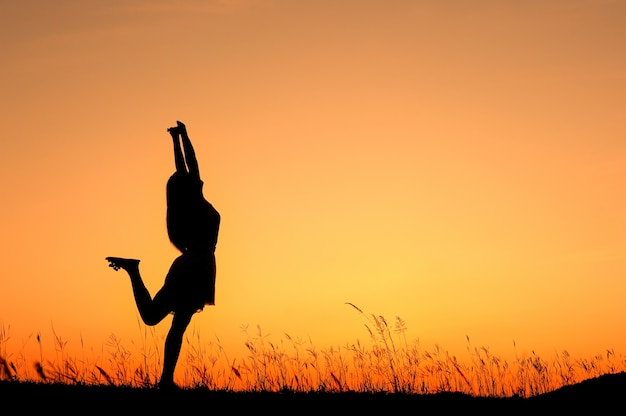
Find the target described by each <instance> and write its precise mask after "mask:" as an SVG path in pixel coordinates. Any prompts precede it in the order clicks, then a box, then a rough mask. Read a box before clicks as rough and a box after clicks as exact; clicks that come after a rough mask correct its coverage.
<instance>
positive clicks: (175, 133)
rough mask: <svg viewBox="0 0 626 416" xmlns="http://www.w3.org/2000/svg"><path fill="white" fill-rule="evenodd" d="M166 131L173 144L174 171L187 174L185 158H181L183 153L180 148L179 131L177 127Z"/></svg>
mask: <svg viewBox="0 0 626 416" xmlns="http://www.w3.org/2000/svg"><path fill="white" fill-rule="evenodd" d="M167 131H168V132H169V133H170V135H171V136H172V140H173V142H174V164H175V165H176V171H177V172H187V168H186V166H185V158H184V157H183V151H182V149H181V147H180V131H179V129H178V127H170V128H169V129H167Z"/></svg>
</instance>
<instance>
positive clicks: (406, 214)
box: [0, 0, 626, 355]
mask: <svg viewBox="0 0 626 416" xmlns="http://www.w3.org/2000/svg"><path fill="white" fill-rule="evenodd" d="M625 19H626V4H625V3H624V2H621V1H617V0H616V1H610V0H594V1H591V0H542V1H524V2H503V1H482V0H479V1H472V2H455V1H447V0H444V1H418V0H416V1H369V0H365V1H362V0H361V1H356V0H354V1H344V0H341V1H333V2H330V1H308V0H305V1H287V0H284V1H281V0H267V1H262V0H256V1H253V0H233V1H228V0H222V1H199V0H197V1H189V0H185V1H179V2H167V1H153V0H150V1H148V0H143V1H141V0H138V1H127V2H106V1H95V2H82V1H70V0H59V1H55V2H48V1H41V0H40V1H35V0H31V1H20V2H2V4H1V5H0V23H1V24H0V27H1V28H2V29H1V30H2V35H1V36H2V37H1V44H2V52H3V64H2V65H1V66H0V79H1V80H2V83H1V85H2V90H1V94H0V96H1V97H2V98H1V100H2V111H1V112H0V114H1V117H2V129H3V137H4V138H3V140H2V147H1V149H0V169H1V171H0V173H1V174H0V177H1V179H0V181H1V189H2V196H1V198H2V204H1V205H0V210H1V211H0V212H1V215H0V222H1V223H0V226H1V229H2V240H1V243H0V244H2V246H1V250H0V252H1V253H2V280H1V288H0V289H1V290H0V323H1V324H2V326H3V327H5V328H6V327H10V333H11V336H12V342H13V343H14V345H17V346H19V345H21V343H24V342H26V340H28V339H29V338H28V337H29V335H30V336H32V334H34V333H37V332H41V333H42V336H43V335H45V337H47V338H46V339H47V340H48V342H49V343H50V344H51V343H52V333H51V331H52V328H54V331H56V332H57V334H58V335H60V336H61V337H63V338H65V339H66V340H67V341H68V343H69V345H70V346H72V345H73V346H79V343H80V340H81V338H82V339H83V340H84V342H86V343H89V345H92V346H93V348H94V349H96V350H98V349H99V348H100V346H101V345H103V344H104V342H105V340H106V339H107V338H108V336H109V335H110V334H115V335H116V336H117V337H118V338H121V339H122V340H131V339H134V338H136V337H137V336H139V335H140V333H141V330H140V326H139V325H138V315H137V312H136V308H135V305H134V303H133V299H132V294H131V288H130V283H129V281H128V279H127V277H126V276H125V275H124V274H122V273H121V272H119V273H115V272H114V271H113V270H111V269H110V268H108V267H107V263H106V262H105V260H104V258H105V257H106V256H125V257H135V258H140V259H141V260H142V263H141V271H142V273H143V275H144V277H145V281H146V284H147V286H148V288H149V289H150V290H151V292H152V293H155V292H156V290H158V288H159V287H160V284H161V283H162V281H163V278H164V275H165V273H166V271H167V269H168V267H169V265H170V263H171V261H172V260H173V259H174V258H175V256H176V254H177V252H176V250H175V249H174V248H173V246H171V244H170V243H169V241H168V239H167V233H166V228H165V182H166V180H167V178H168V177H169V175H170V174H171V173H172V171H173V169H174V162H173V157H172V149H171V139H170V137H169V135H168V134H167V132H166V128H167V127H170V126H172V125H174V124H175V121H176V120H182V121H183V122H185V123H186V124H187V127H188V130H189V134H190V137H191V139H192V141H193V142H194V144H195V147H196V152H197V155H198V159H199V162H200V169H201V174H202V176H203V179H204V181H205V188H204V189H205V195H206V196H207V198H208V199H209V200H210V201H211V202H212V203H213V204H214V206H215V207H216V208H217V209H218V210H219V211H220V213H221V215H222V225H221V233H220V237H219V243H218V248H217V252H216V255H217V261H218V276H217V295H216V303H217V304H216V306H215V307H209V308H207V309H206V310H205V311H204V312H203V313H201V314H199V315H197V316H196V317H194V320H193V321H192V324H191V327H190V331H191V330H195V331H198V332H200V333H201V334H202V336H204V337H205V338H207V339H214V338H216V337H217V338H219V340H220V342H221V343H222V344H223V345H224V346H225V347H226V348H228V349H229V351H232V355H237V351H239V350H241V349H243V344H244V341H245V340H246V336H245V334H243V333H242V332H241V328H242V326H245V325H249V327H250V332H251V333H253V334H254V333H255V332H256V326H257V325H260V326H261V328H262V329H263V331H264V332H265V333H266V334H268V335H270V337H273V338H274V339H280V338H281V337H282V336H283V334H284V333H288V334H289V335H291V336H292V337H302V338H304V339H309V338H310V339H311V341H312V342H313V344H315V345H318V346H320V347H323V346H330V345H343V344H345V343H347V342H353V341H355V340H356V339H361V340H364V341H367V340H368V339H369V336H368V334H367V332H366V330H365V328H364V326H363V323H364V320H363V319H362V317H361V316H359V315H358V313H356V312H355V310H354V309H352V308H350V307H349V306H347V305H346V304H345V302H351V303H353V304H355V305H357V306H359V307H360V308H361V309H363V310H364V311H365V312H366V313H376V314H381V315H384V316H385V317H387V318H389V319H391V320H393V319H394V318H395V316H399V317H401V318H402V319H404V320H405V321H406V323H407V326H408V328H409V331H408V333H407V337H408V338H410V339H416V338H419V339H420V340H421V343H422V345H423V346H425V347H426V348H428V347H430V346H431V345H434V344H435V343H438V344H440V345H441V346H442V347H443V348H444V349H448V350H451V351H453V352H460V353H462V352H463V351H464V350H465V346H466V338H465V337H466V336H469V337H470V338H471V340H472V344H474V345H480V346H487V347H489V348H490V349H491V350H492V352H493V353H495V354H497V355H507V354H512V353H513V341H515V343H516V345H517V349H518V352H519V351H524V350H526V351H530V350H535V351H537V352H543V353H544V354H547V355H550V354H553V353H554V352H558V351H561V350H563V349H566V350H568V351H569V352H570V353H572V355H588V354H589V355H590V354H595V353H602V352H603V351H605V350H606V349H607V348H614V349H615V350H616V351H619V352H624V353H626V336H625V335H624V332H623V328H624V327H625V326H626V307H624V301H623V299H624V296H625V295H626V280H625V279H624V277H625V271H626V256H625V254H626V215H625V212H626V193H625V192H624V185H625V183H626V168H625V166H626V140H624V138H625V137H626V55H625V54H624V51H625V50H626V26H625V25H624V21H625ZM167 328H168V323H166V322H164V323H162V324H160V325H159V326H158V327H157V330H158V331H161V332H164V331H166V330H167Z"/></svg>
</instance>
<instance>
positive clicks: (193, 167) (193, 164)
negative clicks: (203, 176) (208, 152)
mask: <svg viewBox="0 0 626 416" xmlns="http://www.w3.org/2000/svg"><path fill="white" fill-rule="evenodd" d="M177 123H178V130H179V131H180V136H181V138H182V141H183V149H184V150H185V162H187V169H189V173H190V174H191V175H193V176H195V177H196V178H198V179H200V168H199V166H198V159H196V152H195V150H194V149H193V145H192V144H191V140H190V139H189V136H188V135H187V128H186V127H185V125H184V124H183V123H181V122H180V121H178V122H177Z"/></svg>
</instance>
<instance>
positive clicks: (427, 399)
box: [0, 373, 626, 416]
mask: <svg viewBox="0 0 626 416" xmlns="http://www.w3.org/2000/svg"><path fill="white" fill-rule="evenodd" d="M0 401H1V402H2V407H1V408H2V409H5V410H9V409H12V412H9V413H11V414H18V413H19V414H38V413H40V412H52V414H57V413H59V414H64V415H68V414H70V415H73V414H81V415H84V414H98V415H112V416H118V415H119V416H121V415H126V414H129V413H130V412H135V411H141V414H142V415H149V414H150V413H153V414H158V415H164V414H176V415H181V414H185V413H188V412H193V413H196V414H201V415H202V414H224V413H227V414H234V415H239V414H246V413H247V414H254V413H256V412H263V413H266V412H267V413H270V414H272V415H280V414H290V415H298V414H320V413H321V414H323V415H324V414H326V415H328V414H342V415H359V414H363V415H369V414H381V413H382V414H384V415H387V414H391V413H396V412H398V413H401V414H402V415H421V414H450V413H456V412H468V411H469V412H479V413H480V414H503V415H510V414H532V413H539V414H565V412H567V413H569V412H572V413H574V414H578V413H581V412H584V413H587V412H590V413H592V414H594V415H601V414H617V415H620V414H626V373H618V374H608V375H604V376H601V377H598V378H595V379H590V380H586V381H583V382H581V383H579V384H575V385H572V386H566V387H563V388H560V389H558V390H556V391H554V392H550V393H547V394H543V395H540V396H536V397H532V398H528V399H523V398H518V397H510V398H486V397H472V396H469V395H466V394H461V393H437V394H428V395H409V394H393V393H389V394H385V393H236V392H225V391H210V390H206V389H201V388H198V389H181V390H178V391H162V390H158V389H142V388H127V387H108V386H80V385H64V384H44V383H25V382H15V381H0Z"/></svg>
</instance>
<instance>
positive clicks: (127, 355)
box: [0, 304, 626, 399]
mask: <svg viewBox="0 0 626 416" xmlns="http://www.w3.org/2000/svg"><path fill="white" fill-rule="evenodd" d="M348 305H349V306H350V307H352V308H354V310H356V311H357V312H358V313H359V314H361V315H362V317H363V319H364V321H365V327H366V330H367V331H368V335H369V337H370V340H369V342H368V343H363V342H361V341H359V340H357V341H355V342H353V343H348V344H346V345H345V346H344V347H341V348H338V347H330V348H318V347H316V346H315V345H313V343H312V342H311V341H310V340H309V341H304V340H301V339H295V338H292V337H291V336H290V335H288V334H284V337H281V338H280V339H279V340H272V339H270V338H269V337H268V336H266V335H265V334H263V332H262V330H261V328H260V327H259V326H257V328H256V332H255V333H254V334H248V333H247V332H246V338H247V340H246V341H245V347H246V352H247V355H245V356H243V357H230V356H229V355H228V353H227V351H225V350H224V348H222V346H221V345H220V344H219V342H205V341H204V340H202V339H201V338H200V335H199V334H198V333H196V332H193V331H192V332H191V333H190V335H189V336H187V337H186V338H185V343H186V349H185V350H184V354H183V355H181V360H180V370H179V374H178V382H179V383H180V384H181V387H183V389H182V390H185V391H197V390H202V391H205V392H206V391H211V392H214V393H216V392H230V393H237V394H248V395H251V394H257V395H258V394H264V393H280V394H282V395H283V397H284V395H286V394H309V395H310V394H313V395H321V394H322V395H323V394H335V393H341V394H343V396H344V397H348V396H350V395H352V397H354V395H355V394H361V395H363V394H365V395H394V396H396V397H401V396H402V397H404V396H422V397H425V396H432V395H442V394H443V395H448V396H447V397H448V398H450V397H456V396H454V395H458V394H460V395H463V396H464V397H471V398H476V399H480V398H489V399H529V398H534V397H540V396H545V395H546V394H548V393H551V392H555V391H557V390H559V389H562V388H564V387H567V386H574V385H576V384H580V383H581V382H583V381H585V380H591V379H597V378H599V377H601V376H606V375H615V374H623V372H624V371H625V370H626V359H625V358H624V357H623V356H622V355H618V354H616V353H615V352H614V351H612V350H608V351H606V352H605V353H604V354H600V355H596V356H594V357H591V358H579V359H574V358H572V357H571V356H570V355H569V353H568V352H567V351H563V352H562V353H561V354H559V355H558V356H556V357H554V358H553V359H552V360H546V359H543V358H541V357H539V356H537V355H535V354H534V353H532V354H531V355H530V356H527V357H516V358H515V360H513V361H507V360H504V359H502V358H500V357H498V356H496V355H493V354H492V353H491V352H490V351H489V349H488V348H485V347H473V346H472V345H471V343H470V340H469V338H468V339H467V342H468V345H467V351H468V357H469V358H468V359H465V360H462V359H460V358H458V357H456V356H454V355H451V354H449V353H448V352H447V351H446V350H445V349H443V348H441V347H440V346H438V345H435V346H434V347H433V348H431V349H424V348H423V347H422V346H421V345H420V344H419V341H413V342H409V341H408V340H407V339H406V324H405V322H404V321H403V320H402V319H401V318H399V317H396V318H395V320H394V321H393V322H392V323H390V322H389V321H388V320H387V319H386V318H385V317H384V316H381V315H375V314H366V313H364V312H363V311H362V310H361V309H360V308H358V307H357V306H356V305H353V304H348ZM9 339H10V336H9V329H6V328H0V381H1V382H2V383H3V384H2V386H3V387H2V389H4V390H6V389H7V387H6V386H7V385H19V384H21V385H29V386H31V385H33V384H34V385H38V386H41V385H48V386H57V387H56V388H58V386H65V387H68V388H69V387H75V388H80V389H84V388H90V387H91V388H94V387H101V388H109V389H111V388H114V389H117V390H115V391H117V392H118V394H122V393H120V392H124V391H127V390H128V389H130V390H156V389H153V387H156V383H157V381H158V375H159V374H160V368H161V366H162V361H161V360H162V352H161V351H160V350H159V348H158V345H159V343H158V342H154V343H152V344H149V342H148V341H149V337H148V336H146V339H145V340H144V343H143V345H141V346H139V349H140V350H141V353H140V354H136V353H131V351H130V350H129V349H128V348H127V347H126V346H125V345H123V343H122V342H121V341H120V340H119V339H117V338H116V337H115V336H114V335H111V336H110V338H109V339H108V341H107V342H106V346H105V349H106V351H107V354H108V356H106V357H104V358H98V359H95V360H94V361H92V360H91V359H90V358H88V357H85V356H83V357H81V358H77V357H72V356H70V355H69V354H67V353H66V345H67V342H66V341H64V340H63V339H62V338H61V337H59V336H57V334H56V333H55V334H54V342H55V349H56V355H55V357H54V358H48V357H44V355H43V352H42V351H43V348H42V345H41V343H42V341H41V338H40V336H39V335H37V336H36V342H37V343H38V344H39V350H40V355H39V357H36V358H35V359H32V358H28V357H25V356H23V355H20V354H17V355H15V354H12V353H11V352H10V351H9V348H8V344H9ZM81 344H82V340H81ZM31 388H32V387H31ZM2 389H0V391H2ZM83 392H84V390H83ZM181 394H182V393H181ZM216 394H217V393H216ZM346 395H347V396H346ZM451 395H452V396H451ZM240 397H241V396H240ZM247 397H254V396H247Z"/></svg>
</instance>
